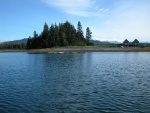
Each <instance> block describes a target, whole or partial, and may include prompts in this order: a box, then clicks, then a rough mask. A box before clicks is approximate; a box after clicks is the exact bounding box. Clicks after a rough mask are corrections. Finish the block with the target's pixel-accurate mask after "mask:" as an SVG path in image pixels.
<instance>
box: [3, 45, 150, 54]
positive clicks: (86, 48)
mask: <svg viewBox="0 0 150 113" xmlns="http://www.w3.org/2000/svg"><path fill="white" fill-rule="evenodd" d="M0 52H29V53H33V52H35V53H47V52H150V47H146V48H141V47H125V48H121V47H99V46H83V47H81V46H71V47H56V48H45V49H32V50H0Z"/></svg>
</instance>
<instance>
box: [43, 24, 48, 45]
mask: <svg viewBox="0 0 150 113" xmlns="http://www.w3.org/2000/svg"><path fill="white" fill-rule="evenodd" d="M48 38H49V27H48V25H47V23H46V22H45V24H44V28H43V32H42V48H46V47H48V45H49V44H48V40H49V39H48Z"/></svg>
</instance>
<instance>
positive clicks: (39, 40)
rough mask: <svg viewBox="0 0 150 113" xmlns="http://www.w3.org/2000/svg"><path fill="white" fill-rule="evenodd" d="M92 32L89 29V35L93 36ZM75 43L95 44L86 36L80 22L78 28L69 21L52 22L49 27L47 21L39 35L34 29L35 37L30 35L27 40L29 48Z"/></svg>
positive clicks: (82, 44) (73, 44) (71, 44)
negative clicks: (57, 23)
mask: <svg viewBox="0 0 150 113" xmlns="http://www.w3.org/2000/svg"><path fill="white" fill-rule="evenodd" d="M90 33H91V32H90V29H89V35H90V38H91V34H90ZM75 45H79V46H86V45H93V43H91V42H89V40H86V39H85V38H84V35H83V31H82V25H81V23H80V22H78V26H77V30H76V29H75V27H74V26H73V25H72V24H71V23H69V22H68V21H66V22H65V23H61V24H59V25H56V24H55V25H53V24H52V25H51V26H50V27H48V25H47V23H45V24H44V27H43V31H42V33H41V34H40V35H39V36H38V34H37V33H36V31H34V33H33V37H32V38H31V37H29V38H28V40H27V49H36V48H50V47H57V46H75Z"/></svg>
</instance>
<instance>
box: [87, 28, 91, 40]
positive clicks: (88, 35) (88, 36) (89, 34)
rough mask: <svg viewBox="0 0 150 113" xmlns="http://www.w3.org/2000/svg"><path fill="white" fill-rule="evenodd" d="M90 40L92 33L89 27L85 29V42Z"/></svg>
mask: <svg viewBox="0 0 150 113" xmlns="http://www.w3.org/2000/svg"><path fill="white" fill-rule="evenodd" d="M91 38H92V32H91V30H90V28H89V27H87V28H86V40H87V41H88V42H89V41H90V40H91Z"/></svg>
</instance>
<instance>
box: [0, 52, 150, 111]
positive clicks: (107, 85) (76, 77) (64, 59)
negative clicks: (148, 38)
mask: <svg viewBox="0 0 150 113" xmlns="http://www.w3.org/2000/svg"><path fill="white" fill-rule="evenodd" d="M149 56H150V53H149V52H86V53H79V54H28V53H26V52H24V53H21V52H20V53H0V77H1V79H0V112H4V113H5V112H6V113H7V112H15V113H16V112H31V113H33V112H54V113H55V112H56V113H59V112H65V113H66V112H68V113H69V112H82V113H84V112H85V113H86V112H125V113H126V112H131V113H133V112H150V106H149V103H150V100H149V98H150V84H149V82H150V67H149V65H150V57H149Z"/></svg>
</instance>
